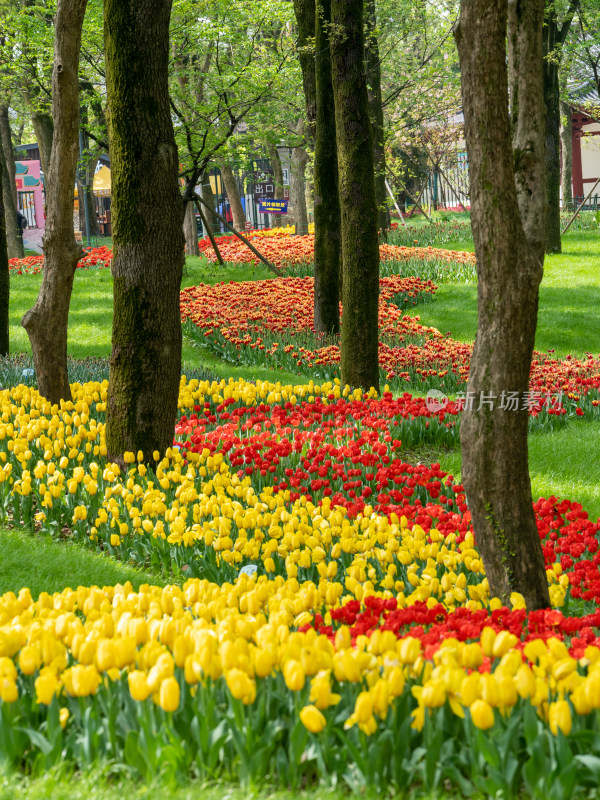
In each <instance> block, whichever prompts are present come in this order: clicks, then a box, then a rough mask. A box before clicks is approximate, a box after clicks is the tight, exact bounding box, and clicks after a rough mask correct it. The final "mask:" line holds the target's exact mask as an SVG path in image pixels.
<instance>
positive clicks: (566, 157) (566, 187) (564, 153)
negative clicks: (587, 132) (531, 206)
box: [560, 100, 573, 209]
mask: <svg viewBox="0 0 600 800" xmlns="http://www.w3.org/2000/svg"><path fill="white" fill-rule="evenodd" d="M560 152H561V160H562V172H561V184H562V207H563V209H570V208H572V206H573V125H572V122H571V106H570V105H569V104H568V103H565V102H564V101H562V100H561V102H560Z"/></svg>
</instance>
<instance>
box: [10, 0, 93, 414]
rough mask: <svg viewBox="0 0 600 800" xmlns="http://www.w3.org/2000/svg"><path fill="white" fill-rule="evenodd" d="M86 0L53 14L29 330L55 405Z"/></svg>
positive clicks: (62, 369)
mask: <svg viewBox="0 0 600 800" xmlns="http://www.w3.org/2000/svg"><path fill="white" fill-rule="evenodd" d="M86 4H87V0H59V1H58V5H57V10H56V18H55V28H56V34H55V38H54V66H53V70H52V116H53V129H54V134H53V138H52V149H51V153H50V165H49V168H48V180H47V186H46V230H45V235H44V275H43V279H42V285H41V287H40V293H39V295H38V298H37V301H36V303H35V305H34V307H33V308H31V309H30V310H29V311H27V313H26V314H25V315H24V317H23V319H22V321H21V324H22V325H23V327H24V328H25V330H26V331H27V335H28V336H29V341H30V342H31V350H32V354H33V363H34V366H35V372H36V377H37V382H38V388H39V391H40V394H41V395H42V396H43V397H46V398H47V399H48V400H50V402H51V403H58V402H59V401H60V400H63V399H69V400H70V399H71V387H70V386H69V376H68V371H67V325H68V320H69V304H70V302H71V292H72V289H73V279H74V277H75V268H76V266H77V262H78V261H79V258H80V257H81V253H82V251H81V248H80V247H79V246H78V245H77V243H76V242H75V234H74V232H73V194H74V189H73V187H74V186H75V172H76V168H77V160H78V156H79V82H78V66H79V48H80V45H81V28H82V25H83V17H84V14H85V8H86Z"/></svg>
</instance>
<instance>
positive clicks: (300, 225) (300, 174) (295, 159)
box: [290, 117, 309, 235]
mask: <svg viewBox="0 0 600 800" xmlns="http://www.w3.org/2000/svg"><path fill="white" fill-rule="evenodd" d="M304 129H305V124H304V119H303V118H302V117H301V118H300V119H299V120H298V123H297V125H296V133H297V134H298V136H302V134H303V132H304ZM308 160H309V159H308V153H307V152H306V150H305V149H304V147H294V149H293V151H292V169H291V173H292V174H291V181H290V205H291V213H292V215H293V217H294V225H295V226H296V233H298V234H301V235H305V234H307V233H308V212H307V210H306V165H307V164H308Z"/></svg>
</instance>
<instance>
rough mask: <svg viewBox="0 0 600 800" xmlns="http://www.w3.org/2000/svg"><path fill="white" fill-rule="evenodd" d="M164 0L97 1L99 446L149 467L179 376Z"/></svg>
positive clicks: (178, 210)
mask: <svg viewBox="0 0 600 800" xmlns="http://www.w3.org/2000/svg"><path fill="white" fill-rule="evenodd" d="M170 15H171V0H105V4H104V41H105V56H106V71H107V98H108V106H109V108H110V115H109V142H110V154H111V166H112V170H111V172H112V219H113V241H114V258H113V266H112V271H113V276H114V290H113V291H114V317H113V332H112V354H111V362H110V376H109V391H108V408H107V419H106V445H107V449H108V457H109V458H110V459H112V460H114V461H116V462H117V463H120V464H122V463H123V454H124V453H125V452H133V453H138V452H139V451H141V452H142V453H143V456H144V458H145V459H146V460H151V459H152V458H153V454H154V453H155V452H156V451H158V453H160V454H161V455H162V454H163V453H164V452H165V450H166V449H167V448H168V447H170V446H171V445H172V443H173V436H174V430H175V417H176V413H177V399H178V394H179V379H180V374H181V339H182V337H181V319H180V315H179V290H180V285H181V276H182V269H183V248H184V238H183V214H184V208H183V203H182V201H181V195H180V192H179V186H178V179H177V173H178V164H179V161H178V156H177V147H176V144H175V137H174V133H173V125H172V122H171V113H170V108H169V90H168V65H169V20H170Z"/></svg>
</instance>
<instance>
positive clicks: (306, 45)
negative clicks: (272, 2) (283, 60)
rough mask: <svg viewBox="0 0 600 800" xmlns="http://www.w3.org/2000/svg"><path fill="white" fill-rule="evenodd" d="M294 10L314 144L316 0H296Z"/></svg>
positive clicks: (309, 125)
mask: <svg viewBox="0 0 600 800" xmlns="http://www.w3.org/2000/svg"><path fill="white" fill-rule="evenodd" d="M294 12H295V14H296V24H297V26H298V60H299V61H300V68H301V70H302V87H303V89H304V102H305V104H306V117H307V119H308V141H309V145H310V146H312V145H313V144H314V140H315V125H316V119H317V86H316V75H315V52H314V45H313V38H314V36H315V0H294Z"/></svg>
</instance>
